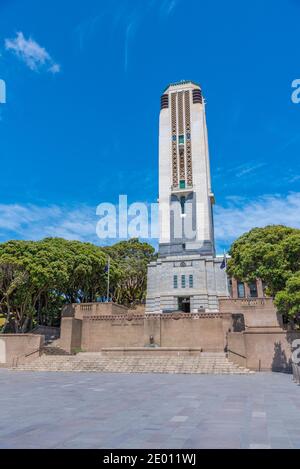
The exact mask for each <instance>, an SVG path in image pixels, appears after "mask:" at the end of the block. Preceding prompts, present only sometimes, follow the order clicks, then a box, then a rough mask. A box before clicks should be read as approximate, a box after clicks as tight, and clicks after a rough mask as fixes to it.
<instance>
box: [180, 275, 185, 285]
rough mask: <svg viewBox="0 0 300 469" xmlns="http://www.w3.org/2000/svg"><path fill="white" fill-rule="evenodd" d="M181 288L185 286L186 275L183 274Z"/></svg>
mask: <svg viewBox="0 0 300 469" xmlns="http://www.w3.org/2000/svg"><path fill="white" fill-rule="evenodd" d="M181 288H185V275H181Z"/></svg>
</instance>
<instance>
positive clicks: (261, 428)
mask: <svg viewBox="0 0 300 469" xmlns="http://www.w3.org/2000/svg"><path fill="white" fill-rule="evenodd" d="M0 388H1V394H0V402H1V406H0V409H1V410H0V448H300V387H299V386H296V385H295V384H294V383H293V382H292V377H291V376H290V375H284V374H277V373H273V374H272V373H256V374H255V375H164V374H100V373H91V374H90V373H49V372H48V373H46V372H45V373H32V372H27V373H26V372H25V373H24V372H11V371H8V370H4V369H2V370H0Z"/></svg>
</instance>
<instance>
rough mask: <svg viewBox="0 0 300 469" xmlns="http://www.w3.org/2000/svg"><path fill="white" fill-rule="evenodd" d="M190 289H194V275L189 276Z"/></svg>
mask: <svg viewBox="0 0 300 469" xmlns="http://www.w3.org/2000/svg"><path fill="white" fill-rule="evenodd" d="M189 287H190V288H194V278H193V276H192V275H189Z"/></svg>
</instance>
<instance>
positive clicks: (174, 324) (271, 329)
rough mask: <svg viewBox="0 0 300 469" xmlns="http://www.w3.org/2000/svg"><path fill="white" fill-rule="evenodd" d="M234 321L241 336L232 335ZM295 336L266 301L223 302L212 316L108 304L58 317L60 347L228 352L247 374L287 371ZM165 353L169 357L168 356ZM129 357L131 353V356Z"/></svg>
mask: <svg viewBox="0 0 300 469" xmlns="http://www.w3.org/2000/svg"><path fill="white" fill-rule="evenodd" d="M234 315H237V316H242V317H243V321H242V322H241V324H242V326H243V328H244V330H241V331H240V332H236V331H235V326H234V317H235V316H234ZM293 338H300V334H297V333H291V332H287V331H285V330H284V329H283V328H282V325H281V318H280V316H278V315H277V312H276V309H275V308H274V305H273V302H272V300H271V299H270V298H257V299H223V300H220V312H216V313H212V312H211V313H200V312H199V313H178V312H175V313H163V314H153V313H152V314H144V310H143V309H142V308H139V309H137V310H127V309H126V308H124V307H123V306H119V305H115V304H113V303H108V304H107V303H91V304H81V305H70V306H68V307H66V308H65V310H64V312H63V318H62V325H61V339H60V346H61V347H62V348H63V349H65V350H67V351H69V352H71V351H74V350H76V349H81V350H83V351H87V352H99V351H101V350H102V349H109V348H114V347H119V348H124V349H125V348H127V349H128V348H142V347H149V346H150V345H151V344H152V345H155V346H157V347H162V348H165V349H166V348H169V349H170V350H171V352H172V353H177V352H176V351H175V349H176V348H177V350H180V349H183V348H186V349H197V350H203V351H224V350H227V351H228V356H229V358H230V360H231V361H233V362H234V363H237V364H239V365H240V366H246V367H247V368H250V369H252V370H259V369H260V370H273V371H288V370H289V368H290V360H291V353H292V349H291V342H292V340H293ZM171 352H170V353H171ZM132 353H133V352H132Z"/></svg>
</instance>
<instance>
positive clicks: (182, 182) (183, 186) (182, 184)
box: [179, 179, 185, 189]
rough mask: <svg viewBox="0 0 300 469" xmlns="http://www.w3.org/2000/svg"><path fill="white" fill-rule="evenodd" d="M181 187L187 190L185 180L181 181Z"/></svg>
mask: <svg viewBox="0 0 300 469" xmlns="http://www.w3.org/2000/svg"><path fill="white" fill-rule="evenodd" d="M179 187H180V189H185V180H184V179H181V180H180V183H179Z"/></svg>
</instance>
